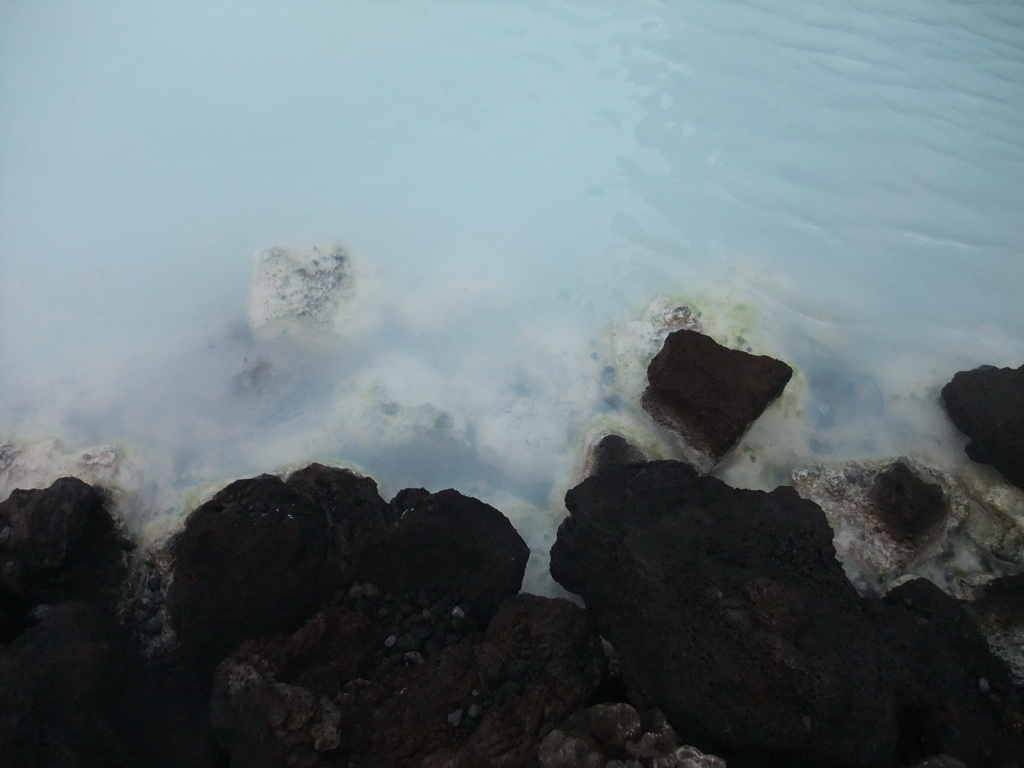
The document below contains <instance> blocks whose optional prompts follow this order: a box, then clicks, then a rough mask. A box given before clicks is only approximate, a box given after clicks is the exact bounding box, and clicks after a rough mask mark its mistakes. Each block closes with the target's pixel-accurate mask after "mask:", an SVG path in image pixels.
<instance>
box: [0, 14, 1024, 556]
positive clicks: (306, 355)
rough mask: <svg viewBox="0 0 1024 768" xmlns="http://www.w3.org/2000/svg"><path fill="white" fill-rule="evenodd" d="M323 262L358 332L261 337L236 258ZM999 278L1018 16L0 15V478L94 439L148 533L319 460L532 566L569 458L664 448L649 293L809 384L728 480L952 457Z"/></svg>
mask: <svg viewBox="0 0 1024 768" xmlns="http://www.w3.org/2000/svg"><path fill="white" fill-rule="evenodd" d="M336 241H337V242H341V243H343V244H344V245H345V246H346V247H347V248H348V249H349V250H350V251H351V252H352V253H354V254H356V255H357V256H358V258H359V260H360V261H361V263H363V264H364V265H366V268H367V270H368V273H367V274H365V275H363V276H362V283H361V284H362V286H363V291H364V295H365V301H364V303H363V304H362V305H360V314H359V318H358V320H352V321H351V322H349V323H346V324H345V327H344V328H342V329H340V332H339V333H336V334H333V335H331V334H328V335H327V337H326V338H325V337H323V336H316V337H315V338H309V339H295V338H292V339H288V340H281V339H278V340H274V341H268V340H266V339H260V338H258V337H257V336H255V335H254V334H253V333H252V331H251V329H250V328H249V325H248V321H247V315H246V306H247V305H246V301H247V295H248V291H249V280H250V275H251V272H252V265H253V254H254V253H255V252H257V251H258V250H260V249H262V248H265V247H267V246H272V245H277V244H286V245H293V246H297V247H307V246H311V245H315V244H322V243H330V242H336ZM1022 267H1024V5H1021V4H1020V3H1018V2H1013V1H1012V0H1007V1H1006V2H988V3H976V2H953V1H951V0H927V1H925V0H870V1H865V0H836V2H832V3H828V4H799V3H797V4H794V3H783V2H768V1H767V0H761V1H760V2H757V1H755V0H745V1H740V0H737V1H735V2H722V0H715V1H711V0H690V2H655V1H654V0H650V1H648V2H640V3H620V2H602V1H599V0H592V1H582V0H581V1H579V2H496V1H494V0H475V1H474V2H457V1H455V0H445V1H444V2H441V1H440V0H439V1H437V2H428V1H427V0H418V1H416V2H412V1H410V2H388V3H382V2H368V1H367V2H359V1H358V0H348V1H346V2H344V3H327V2H313V1H312V0H306V1H300V2H283V1H281V2H259V1H256V2H254V1H253V0H247V1H246V2H244V3H243V2H227V1H224V2H218V3H202V2H193V1H192V0H179V2H175V3H166V2H145V1H144V0H132V1H131V2H129V1H128V0H125V1H123V2H111V1H107V0H94V1H93V2H89V3H75V2H59V1H58V0H31V2H29V0H8V1H7V2H5V3H3V4H2V5H0V442H3V441H4V440H11V441H13V442H14V444H15V445H16V446H19V450H21V451H22V452H23V453H22V465H21V466H20V469H17V471H15V469H12V468H11V467H10V466H9V467H8V468H7V470H5V472H6V474H5V475H4V477H3V479H4V481H5V483H7V484H8V485H11V484H19V483H21V484H24V483H25V482H30V481H32V480H33V479H34V480H35V481H37V482H42V481H43V475H44V474H45V473H42V472H41V473H37V474H32V473H31V472H29V471H28V470H27V469H26V468H27V467H28V465H29V464H31V463H32V462H37V463H40V462H44V460H46V461H49V462H50V463H51V464H55V465H59V468H64V469H67V468H68V467H72V468H75V467H80V466H81V465H82V461H81V456H80V452H81V451H83V450H86V449H89V448H95V447H96V446H103V445H110V446H115V447H116V448H117V454H116V456H117V457H118V460H119V461H121V463H122V465H123V467H122V471H121V473H120V474H119V475H118V476H117V478H118V482H122V483H123V484H125V485H126V486H130V487H131V488H133V489H134V493H135V496H133V502H132V503H133V504H134V506H135V508H136V509H137V510H143V511H136V512H135V513H134V514H135V515H136V524H137V525H139V526H143V527H144V526H145V525H150V524H153V521H154V520H157V519H173V518H175V517H177V516H179V515H180V513H181V511H182V510H183V509H184V508H186V507H187V506H188V505H189V504H190V503H191V502H192V501H194V499H195V498H196V497H197V495H199V494H201V493H202V492H204V489H205V490H209V489H210V488H212V487H216V486H217V484H218V483H221V482H223V481H224V480H227V479H230V478H232V477H236V476H239V475H244V474H251V473H256V472H260V471H271V470H278V469H280V468H282V467H284V466H287V465H294V464H300V463H302V462H303V461H306V460H309V459H312V458H319V459H322V460H329V461H335V462H340V463H348V464H352V465H355V466H358V467H360V468H361V469H362V470H363V471H365V472H367V473H369V474H372V475H373V476H374V477H375V478H377V479H378V481H379V482H380V483H381V484H382V487H383V490H384V493H385V494H386V495H387V494H390V493H393V492H395V491H397V490H398V489H399V488H401V487H403V486H405V485H425V486H427V487H429V488H431V489H435V490H436V489H440V488H442V487H446V486H449V485H455V486H457V487H459V488H461V489H463V490H465V491H467V492H471V493H476V494H477V495H479V496H481V497H482V498H485V499H486V500H489V501H491V502H492V503H495V504H496V505H498V506H499V508H502V509H503V511H506V512H507V513H508V514H509V515H510V516H512V517H513V518H514V519H515V520H516V521H517V524H519V525H520V527H521V529H522V530H524V531H527V532H528V535H529V537H530V538H531V543H532V544H533V545H534V546H535V548H537V549H538V550H540V549H543V548H544V546H545V545H546V542H547V541H548V540H549V538H550V534H551V531H552V530H553V525H554V523H556V522H557V519H558V517H559V515H560V501H559V500H560V496H561V494H562V493H563V492H564V490H565V488H566V487H567V486H568V485H569V484H570V483H571V481H572V477H573V473H574V472H575V470H576V468H577V466H578V463H579V460H580V454H581V449H582V445H583V443H585V442H586V440H587V439H588V435H590V434H592V433H593V432H595V431H599V430H600V429H611V428H618V429H621V430H623V431H627V432H631V434H633V435H635V436H636V437H637V439H640V440H641V441H647V443H648V445H650V446H652V447H654V448H658V449H659V450H661V451H662V452H665V453H671V451H672V447H671V444H670V443H669V442H666V438H665V436H664V435H663V434H661V433H659V432H658V431H657V430H656V429H654V428H653V427H652V426H651V425H650V424H649V423H648V422H646V421H645V420H644V417H643V415H642V414H641V413H639V412H638V411H637V410H636V408H635V406H634V405H633V403H635V398H636V396H637V395H638V393H639V388H640V386H642V371H643V367H644V366H645V365H646V362H647V358H648V357H649V355H650V354H651V352H652V346H651V344H652V339H653V338H654V337H653V336H652V334H651V333H648V332H647V330H645V326H643V324H642V322H641V320H640V319H641V318H642V317H643V316H644V311H645V308H647V307H648V306H649V305H650V304H651V302H652V301H654V300H655V298H656V297H657V296H659V295H660V296H664V297H667V298H666V300H667V301H668V302H669V303H670V304H677V303H687V304H689V305H690V306H691V307H694V308H695V309H699V310H700V311H701V313H702V319H703V320H704V322H705V325H706V326H707V328H708V330H709V331H710V332H711V333H712V334H713V335H715V336H716V337H717V338H719V339H720V340H721V341H723V342H726V343H729V344H730V345H733V346H741V347H744V348H746V347H750V348H751V349H753V350H754V351H756V352H760V353H765V354H772V355H775V356H777V357H781V358H783V359H786V360H787V361H788V362H790V363H791V364H793V365H794V367H795V368H797V371H798V375H797V377H796V379H795V380H794V382H793V384H792V385H791V386H790V390H789V391H788V393H787V395H786V396H785V397H784V398H783V400H782V401H780V403H777V404H776V406H775V407H773V409H772V410H771V411H770V412H769V413H768V414H766V416H765V417H764V419H763V420H762V421H761V422H760V423H759V424H758V425H757V426H756V427H755V428H754V429H753V430H752V431H751V433H750V434H749V435H748V437H747V439H746V441H745V442H744V444H743V445H742V446H741V447H740V449H738V450H737V451H736V452H735V454H734V455H733V456H732V457H730V458H729V459H728V460H727V461H726V463H725V465H724V466H723V468H722V470H721V471H722V474H723V475H724V476H726V477H727V478H729V479H731V480H733V481H734V482H738V483H741V484H746V485H754V486H758V485H760V486H770V485H772V484H774V483H775V482H778V481H779V480H780V479H783V478H784V477H785V474H786V473H787V472H788V471H789V469H791V468H792V466H795V465H797V464H799V463H800V462H801V461H806V460H808V459H821V458H834V459H842V458H847V457H853V456H877V455H888V454H891V453H898V452H909V453H912V454H914V455H918V456H921V457H922V458H925V459H927V460H930V461H932V462H933V463H936V464H940V465H946V466H953V465H955V464H956V463H957V462H959V461H961V459H960V457H959V446H960V438H958V437H957V436H956V434H955V433H954V431H953V430H952V429H951V428H950V427H949V425H948V424H947V423H946V421H945V419H944V417H943V416H942V413H941V409H940V408H939V407H938V405H937V402H936V395H937V390H938V388H939V387H940V386H941V385H942V384H943V383H944V382H945V381H946V380H948V378H949V377H950V375H951V374H952V373H953V372H954V371H956V370H958V369H961V368H964V367H972V366H974V365H978V364H981V363H993V364H997V365H1015V366H1016V365H1019V364H1021V363H1022V362H1024V301H1022V300H1021V299H1022V296H1024V268H1022ZM55 440H56V441H59V444H58V443H55V442H53V441H55ZM33 446H34V447H33ZM40 446H42V447H40ZM33 451H34V453H33ZM69 457H70V458H69ZM75 457H78V458H75ZM61 462H63V464H62V463H61ZM76 462H77V464H76ZM86 464H88V461H87V462H86ZM19 473H20V474H19ZM6 490H7V488H5V491H6Z"/></svg>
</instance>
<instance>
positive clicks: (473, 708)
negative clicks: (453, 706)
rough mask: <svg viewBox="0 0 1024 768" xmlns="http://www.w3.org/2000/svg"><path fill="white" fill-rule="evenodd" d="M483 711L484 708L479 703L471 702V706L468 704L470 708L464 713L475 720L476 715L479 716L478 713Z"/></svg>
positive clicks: (480, 713)
mask: <svg viewBox="0 0 1024 768" xmlns="http://www.w3.org/2000/svg"><path fill="white" fill-rule="evenodd" d="M483 713H484V709H483V707H481V706H480V705H479V704H473V705H472V706H470V708H469V709H468V710H466V714H467V715H469V716H470V717H471V718H473V719H474V720H476V719H477V718H478V717H480V715H482V714H483Z"/></svg>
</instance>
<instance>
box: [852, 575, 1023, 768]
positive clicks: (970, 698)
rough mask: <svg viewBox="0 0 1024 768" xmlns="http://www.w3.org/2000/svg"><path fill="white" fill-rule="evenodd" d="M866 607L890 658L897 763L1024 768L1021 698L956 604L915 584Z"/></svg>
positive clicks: (921, 582) (933, 589) (927, 583)
mask: <svg viewBox="0 0 1024 768" xmlns="http://www.w3.org/2000/svg"><path fill="white" fill-rule="evenodd" d="M869 605H870V606H871V607H872V610H873V612H875V613H876V616H877V626H878V627H879V631H880V632H881V634H882V636H883V637H884V639H885V640H886V641H887V643H886V647H887V648H889V649H890V653H891V656H892V663H891V668H892V670H893V671H892V673H891V674H892V680H891V683H890V685H891V688H892V690H893V691H894V692H895V695H896V697H897V718H898V721H899V724H900V742H899V762H898V764H900V765H909V764H911V763H915V762H917V761H919V760H923V759H925V758H927V757H929V756H932V755H938V754H943V755H948V756H950V757H954V758H956V759H958V760H961V761H963V762H964V763H966V764H967V765H991V766H1002V767H1003V768H1012V767H1013V766H1024V714H1022V713H1024V708H1022V707H1021V701H1020V697H1019V695H1018V693H1017V692H1016V691H1015V690H1014V686H1013V683H1012V680H1011V678H1010V674H1009V670H1008V669H1007V667H1006V665H1005V664H1004V663H1003V662H1002V661H1000V660H998V659H996V658H995V657H993V656H992V654H991V652H990V651H989V648H988V645H987V644H986V642H985V638H984V637H983V636H982V635H981V633H980V632H979V631H978V629H977V628H976V627H975V625H974V623H973V621H972V620H971V618H970V616H969V615H968V613H967V612H966V611H965V610H964V608H963V607H961V605H960V604H959V603H958V602H957V600H955V599H954V598H952V597H950V596H949V595H947V594H946V593H944V592H943V591H942V590H940V589H939V588H938V587H936V586H935V585H934V584H932V583H931V582H930V581H927V580H926V579H914V580H912V581H908V582H906V583H904V584H902V585H900V586H899V587H897V588H895V589H893V590H891V591H890V592H889V593H888V594H887V595H886V596H885V598H884V600H883V601H882V603H881V605H879V604H877V603H874V602H872V603H870V604H869Z"/></svg>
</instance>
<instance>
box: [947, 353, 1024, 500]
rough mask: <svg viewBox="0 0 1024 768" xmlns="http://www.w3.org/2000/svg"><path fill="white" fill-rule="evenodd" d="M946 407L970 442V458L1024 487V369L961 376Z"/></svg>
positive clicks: (951, 386) (950, 386)
mask: <svg viewBox="0 0 1024 768" xmlns="http://www.w3.org/2000/svg"><path fill="white" fill-rule="evenodd" d="M942 402H943V404H944V405H945V407H946V413H948V414H949V418H950V419H951V420H952V421H953V423H954V424H955V425H956V427H957V429H959V430H960V431H961V432H963V433H964V434H965V435H967V437H968V438H970V439H969V440H968V441H967V445H966V446H965V448H964V450H965V451H966V452H967V455H968V456H969V457H970V458H971V459H973V460H974V461H977V462H981V463H983V464H990V465H992V466H993V467H995V468H996V469H997V470H999V471H1000V472H1001V473H1002V474H1003V476H1004V477H1005V478H1006V479H1007V480H1009V481H1010V482H1011V483H1013V484H1014V485H1016V486H1017V487H1018V488H1024V365H1022V366H1021V367H1020V368H1016V369H1015V368H996V367H994V366H991V365H983V366H981V367H980V368H975V369H974V370H972V371H960V372H959V373H957V374H956V375H954V376H953V379H952V380H951V381H950V382H949V383H948V384H946V386H944V387H943V388H942Z"/></svg>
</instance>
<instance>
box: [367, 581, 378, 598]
mask: <svg viewBox="0 0 1024 768" xmlns="http://www.w3.org/2000/svg"><path fill="white" fill-rule="evenodd" d="M363 594H364V595H365V596H366V597H369V598H372V599H374V600H375V599H377V598H378V597H380V587H378V586H377V585H376V584H363Z"/></svg>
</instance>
